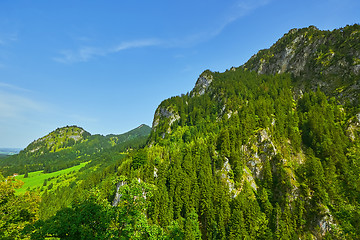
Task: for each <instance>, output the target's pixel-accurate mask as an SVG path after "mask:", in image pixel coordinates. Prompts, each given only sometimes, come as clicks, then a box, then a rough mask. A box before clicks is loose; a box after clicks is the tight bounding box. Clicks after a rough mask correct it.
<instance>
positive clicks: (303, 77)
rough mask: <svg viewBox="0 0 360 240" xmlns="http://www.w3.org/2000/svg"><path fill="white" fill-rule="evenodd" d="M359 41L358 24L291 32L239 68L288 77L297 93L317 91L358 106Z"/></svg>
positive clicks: (359, 27) (359, 30) (359, 29)
mask: <svg viewBox="0 0 360 240" xmlns="http://www.w3.org/2000/svg"><path fill="white" fill-rule="evenodd" d="M359 38H360V25H358V24H355V25H351V26H346V27H344V28H340V29H334V30H333V31H321V30H319V29H317V28H316V27H314V26H310V27H307V28H302V29H296V28H295V29H292V30H290V31H289V32H288V33H287V34H285V35H284V36H283V37H282V38H280V39H279V40H278V41H277V42H276V43H275V44H274V45H273V46H271V47H270V48H269V49H264V50H261V51H259V52H258V53H257V54H255V55H254V56H252V57H251V58H250V59H249V61H247V62H246V63H245V64H244V65H243V67H244V68H245V69H249V70H251V71H256V72H257V73H259V74H279V73H291V74H292V75H293V77H294V79H295V80H298V81H297V82H296V84H295V86H296V87H297V88H298V89H297V91H300V90H301V91H302V92H305V91H307V90H308V89H311V90H316V88H317V87H320V89H321V90H322V91H323V92H325V93H326V94H327V95H330V96H337V97H339V98H340V99H342V100H344V101H346V100H348V101H350V102H355V104H359V91H360V83H359V81H358V80H359V78H358V76H359V73H360V41H359Z"/></svg>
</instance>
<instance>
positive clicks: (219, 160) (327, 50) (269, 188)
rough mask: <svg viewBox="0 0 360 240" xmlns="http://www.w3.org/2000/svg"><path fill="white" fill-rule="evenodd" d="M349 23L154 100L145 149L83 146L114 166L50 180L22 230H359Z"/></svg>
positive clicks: (141, 233)
mask: <svg viewBox="0 0 360 240" xmlns="http://www.w3.org/2000/svg"><path fill="white" fill-rule="evenodd" d="M358 32H359V26H358V25H353V26H346V27H345V28H343V29H336V30H333V31H328V32H325V31H320V30H318V29H316V28H315V27H309V28H304V29H295V30H291V31H290V32H289V33H288V34H285V35H284V37H283V38H281V39H280V40H279V41H278V42H277V43H275V44H274V45H273V46H272V47H271V48H270V49H268V50H262V51H260V52H259V53H258V54H256V55H254V57H252V58H251V59H250V60H249V61H248V62H247V63H246V64H244V65H243V66H240V67H237V68H235V67H232V68H231V69H230V70H227V71H225V72H223V73H219V72H212V71H210V70H206V71H204V72H203V73H202V74H201V75H200V76H199V78H198V80H197V82H196V84H195V87H194V89H193V90H192V91H191V92H190V93H187V94H183V95H181V96H175V97H172V98H169V99H166V100H164V101H163V102H162V103H161V104H160V105H159V106H158V108H157V109H156V111H155V114H154V120H153V124H152V126H153V128H152V131H151V134H150V137H149V139H148V140H147V144H146V146H145V147H142V148H138V149H134V150H130V151H127V153H126V154H122V153H123V152H121V151H118V150H117V149H116V146H115V147H113V148H110V150H111V151H109V152H107V151H104V152H100V153H99V154H94V155H92V156H93V158H95V157H96V159H97V160H96V161H94V160H93V161H92V163H93V162H96V164H97V163H98V162H105V161H104V159H113V161H112V162H113V163H114V164H112V165H105V166H103V167H102V168H98V165H94V166H91V164H92V163H90V164H88V165H86V167H88V168H87V169H86V168H83V169H82V174H81V175H79V177H78V178H77V179H76V181H74V182H72V183H70V184H69V185H68V186H66V187H63V188H60V187H57V188H56V190H54V189H53V188H52V189H49V188H48V191H46V193H44V194H43V195H42V201H41V203H40V205H39V206H40V210H38V211H35V210H36V209H35V210H34V212H40V213H39V214H40V217H36V216H34V217H32V218H29V219H30V220H31V224H28V226H27V227H25V232H23V233H22V234H24V235H25V236H26V237H31V238H32V239H45V238H49V237H50V238H52V237H55V238H56V237H57V238H60V239H69V238H70V239H71V238H72V239H78V238H82V239H266V240H267V239H359V236H360V229H359V228H358V226H359V223H360V178H359V176H360V107H359V101H358V99H357V97H358V94H359V88H358V84H359V79H360V78H359V75H360V72H359V71H357V70H356V69H357V68H358V67H357V65H358V62H357V60H356V59H358V58H359V48H358V46H359V45H358V44H359V42H360V35H359V34H358ZM296 39H298V40H296ZM291 46H292V47H291ZM320 46H322V47H320ZM344 61H345V62H344ZM91 137H92V136H91ZM89 139H90V138H89ZM88 141H89V140H88ZM64 151H67V150H66V149H65V150H62V151H60V152H59V153H61V152H64ZM55 153H56V152H55ZM120 154H121V156H120ZM0 177H1V176H0ZM0 180H1V179H0ZM9 182H10V181H9V180H8V181H2V182H1V183H5V184H9ZM0 190H1V188H0ZM12 197H13V196H12ZM13 198H14V197H13ZM33 199H35V198H33ZM35 200H36V199H35ZM113 200H116V201H113ZM8 202H11V201H8ZM49 207H53V208H52V209H49ZM26 211H27V210H26ZM26 211H25V212H26ZM55 212H56V214H55ZM14 215H15V214H14ZM9 216H12V215H9ZM31 216H33V215H31ZM16 219H18V218H16ZM38 219H39V220H38ZM0 220H1V219H0ZM30 220H26V221H29V222H30ZM35 220H38V221H36V222H35V223H33V222H34V221H35ZM17 221H18V220H17ZM0 223H1V222H0ZM20 223H22V224H23V223H24V221H20ZM1 226H6V225H1V224H0V228H1ZM13 226H17V225H16V224H14V225H13ZM3 228H4V229H10V230H11V228H10V227H7V228H6V227H3ZM10 230H8V231H7V232H10ZM3 232H4V233H7V232H6V231H3ZM0 233H1V231H0ZM0 236H1V235H0Z"/></svg>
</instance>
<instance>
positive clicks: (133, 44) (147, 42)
mask: <svg viewBox="0 0 360 240" xmlns="http://www.w3.org/2000/svg"><path fill="white" fill-rule="evenodd" d="M162 43H163V42H162V41H160V40H158V39H143V40H134V41H129V42H122V43H120V44H119V45H118V46H117V47H116V48H114V49H113V50H112V52H120V51H123V50H127V49H131V48H141V47H151V46H158V45H161V44H162Z"/></svg>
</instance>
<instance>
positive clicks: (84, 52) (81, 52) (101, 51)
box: [53, 39, 162, 63]
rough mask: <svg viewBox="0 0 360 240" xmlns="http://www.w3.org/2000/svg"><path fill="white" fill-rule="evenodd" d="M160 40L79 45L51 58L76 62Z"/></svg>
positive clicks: (156, 43)
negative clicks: (105, 44) (97, 45)
mask: <svg viewBox="0 0 360 240" xmlns="http://www.w3.org/2000/svg"><path fill="white" fill-rule="evenodd" d="M161 44H162V42H161V41H160V40H157V39H141V40H133V41H126V42H121V43H120V44H118V45H116V46H115V47H109V48H97V47H80V48H79V49H78V50H75V51H73V50H64V51H61V52H60V55H61V56H59V57H55V58H53V60H55V61H57V62H60V63H76V62H87V61H90V60H92V59H94V58H96V57H100V56H106V55H109V54H114V53H117V52H121V51H124V50H128V49H132V48H142V47H150V46H157V45H161Z"/></svg>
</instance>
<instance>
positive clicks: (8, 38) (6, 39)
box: [0, 33, 18, 45]
mask: <svg viewBox="0 0 360 240" xmlns="http://www.w3.org/2000/svg"><path fill="white" fill-rule="evenodd" d="M17 40H18V34H17V33H10V34H0V45H6V44H8V43H10V42H15V41H17Z"/></svg>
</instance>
